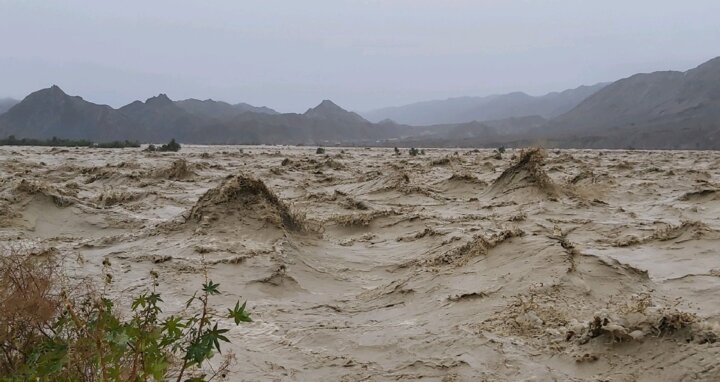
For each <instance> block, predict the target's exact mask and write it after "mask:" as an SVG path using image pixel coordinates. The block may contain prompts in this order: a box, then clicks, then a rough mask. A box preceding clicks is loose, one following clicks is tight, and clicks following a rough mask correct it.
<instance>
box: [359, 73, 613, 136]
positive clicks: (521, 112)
mask: <svg viewBox="0 0 720 382" xmlns="http://www.w3.org/2000/svg"><path fill="white" fill-rule="evenodd" d="M606 85H607V84H606V83H600V84H596V85H592V86H580V87H578V88H575V89H569V90H565V91H562V92H553V93H548V94H545V95H543V96H537V97H536V96H530V95H528V94H525V93H522V92H515V93H509V94H502V95H491V96H486V97H459V98H450V99H446V100H435V101H424V102H418V103H413V104H409V105H404V106H397V107H389V108H383V109H378V110H374V111H370V112H366V113H363V116H364V117H365V118H367V119H368V120H370V121H380V120H383V119H391V120H393V121H395V122H397V123H402V124H408V125H415V126H425V125H435V124H450V123H465V122H470V121H490V120H500V119H506V118H513V117H526V116H532V115H537V116H541V117H543V118H553V117H556V116H558V115H561V114H563V113H565V112H568V111H570V110H571V109H572V108H573V107H575V106H577V105H578V104H579V103H580V102H582V101H583V100H585V99H586V98H587V97H589V96H590V95H592V94H594V93H595V92H597V91H598V90H600V89H602V88H603V87H604V86H606Z"/></svg>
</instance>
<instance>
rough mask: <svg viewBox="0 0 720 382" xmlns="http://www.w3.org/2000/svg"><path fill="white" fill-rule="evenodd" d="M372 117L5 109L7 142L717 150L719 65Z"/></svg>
mask: <svg viewBox="0 0 720 382" xmlns="http://www.w3.org/2000/svg"><path fill="white" fill-rule="evenodd" d="M3 108H4V109H3ZM5 109H7V110H6V111H5V112H4V113H3V112H2V111H3V110H5ZM365 116H366V117H367V118H369V119H370V120H372V121H376V123H373V122H370V121H368V120H366V119H365V118H363V117H362V116H361V115H359V114H357V113H353V112H350V111H347V110H345V109H343V108H341V107H340V106H338V105H336V104H335V103H333V102H332V101H330V100H325V101H322V102H321V103H320V104H319V105H318V106H316V107H314V108H311V109H308V110H307V111H306V112H305V113H303V114H298V113H278V112H276V111H275V110H272V109H270V108H267V107H256V106H252V105H248V104H242V103H241V104H236V105H231V104H229V103H225V102H221V101H213V100H205V101H200V100H196V99H188V100H181V101H173V100H171V99H170V98H168V97H167V96H166V95H164V94H160V95H158V96H156V97H152V98H149V99H147V100H146V101H145V102H141V101H135V102H133V103H130V104H128V105H126V106H123V107H121V108H119V109H114V108H112V107H110V106H107V105H98V104H94V103H92V102H88V101H86V100H84V99H82V98H81V97H77V96H70V95H67V94H65V92H63V91H62V90H61V89H60V88H59V87H57V86H52V87H50V88H48V89H43V90H39V91H37V92H34V93H32V94H30V95H29V96H27V97H26V98H25V99H24V100H22V101H21V102H19V103H17V101H14V100H3V101H0V137H6V136H9V135H15V136H16V137H18V138H41V139H42V138H51V137H53V136H55V137H59V138H68V139H90V140H95V141H98V142H100V141H110V140H124V139H129V140H139V141H141V142H155V143H157V142H163V141H166V140H169V139H171V138H176V139H178V140H180V141H181V142H184V143H199V144H261V143H263V144H323V145H332V144H348V145H391V146H392V145H395V146H411V145H414V146H478V147H482V146H485V147H493V146H497V145H501V144H504V145H510V146H512V145H527V144H533V143H537V142H545V144H547V145H550V146H557V147H592V148H625V147H637V148H658V149H659V148H684V149H719V148H720V58H716V59H713V60H710V61H708V62H706V63H704V64H702V65H700V66H698V67H697V68H695V69H692V70H689V71H687V72H673V71H667V72H655V73H648V74H637V75H634V76H631V77H629V78H625V79H621V80H618V81H616V82H613V83H611V84H597V85H593V86H581V87H578V88H576V89H570V90H566V91H563V92H556V93H549V94H547V95H544V96H540V97H533V96H529V95H527V94H524V93H511V94H506V95H496V96H489V97H462V98H453V99H449V100H445V101H428V102H423V103H418V104H412V105H407V106H402V107H396V108H387V109H381V110H378V111H375V112H371V113H365ZM377 121H379V122H377ZM403 123H405V124H403ZM410 123H413V124H425V125H427V126H410V125H408V124H410Z"/></svg>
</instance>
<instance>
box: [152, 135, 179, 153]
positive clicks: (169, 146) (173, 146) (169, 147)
mask: <svg viewBox="0 0 720 382" xmlns="http://www.w3.org/2000/svg"><path fill="white" fill-rule="evenodd" d="M181 148H182V146H180V144H179V143H177V142H175V138H173V139H171V140H170V142H168V143H166V144H164V145H162V146H160V147H157V146H155V145H149V146H148V147H147V148H146V149H145V151H150V152H154V151H160V152H168V151H170V152H178V151H180V149H181Z"/></svg>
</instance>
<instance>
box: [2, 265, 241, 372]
mask: <svg viewBox="0 0 720 382" xmlns="http://www.w3.org/2000/svg"><path fill="white" fill-rule="evenodd" d="M43 261H49V260H43ZM0 265H2V266H3V267H2V269H3V272H1V273H0V353H1V354H2V356H0V381H28V380H37V381H113V382H115V381H152V380H154V381H165V380H175V381H178V382H179V381H192V382H199V381H209V380H211V379H213V378H216V377H218V376H223V375H224V374H225V373H226V372H227V369H228V367H229V365H230V360H231V358H230V357H228V356H226V357H224V360H223V361H222V362H221V364H220V365H219V366H218V367H216V368H215V369H213V368H212V366H211V365H210V363H209V361H210V360H211V359H213V358H214V357H215V355H216V354H217V353H221V349H222V346H221V345H222V343H223V342H230V340H229V339H228V337H227V332H228V331H229V329H227V328H223V327H222V326H221V325H220V320H221V319H223V318H226V319H231V320H232V321H233V322H234V323H235V325H239V324H240V323H241V322H250V321H251V318H250V316H249V314H248V313H247V311H246V310H245V304H244V303H243V304H242V305H241V304H240V301H238V302H237V303H236V304H235V307H234V308H232V309H228V310H227V314H225V315H223V316H221V315H218V314H215V313H213V310H212V309H211V308H210V298H211V297H212V296H218V295H220V294H221V292H220V289H219V287H220V285H219V284H216V283H214V282H213V281H212V280H208V279H207V278H206V281H205V283H204V284H203V285H202V289H201V290H200V291H198V292H196V293H195V295H193V296H192V297H191V298H190V299H189V300H188V301H187V304H186V306H185V310H184V312H183V313H180V314H178V315H170V316H163V311H162V308H161V304H162V303H163V300H162V297H161V296H160V294H159V293H157V292H156V290H155V287H156V285H157V284H158V283H157V276H158V275H157V273H155V272H152V273H151V275H152V282H153V286H152V288H150V289H149V290H148V291H146V292H143V293H141V294H139V295H137V296H135V297H134V298H133V299H132V302H131V304H130V309H129V318H124V317H123V316H122V315H121V314H120V313H119V312H118V310H123V309H117V308H116V306H115V304H114V303H113V302H112V301H111V300H110V299H109V298H107V296H106V295H105V293H104V292H103V293H93V292H87V290H88V289H85V292H81V293H80V294H74V293H71V292H69V291H67V290H66V289H64V288H60V289H59V290H58V289H56V287H58V286H59V285H61V284H62V283H61V282H59V280H58V278H57V273H55V272H54V271H53V270H54V269H56V268H52V266H48V265H47V264H39V261H38V260H37V259H31V258H29V257H28V258H18V257H14V258H13V257H12V256H11V257H3V258H2V259H1V260H0ZM104 265H105V266H106V267H107V268H109V262H108V261H107V260H106V263H104ZM108 275H109V274H108ZM111 280H112V278H111V277H108V276H106V283H110V282H111ZM78 289H79V288H78ZM55 291H57V293H56V292H55ZM75 292H77V290H75ZM23 301H27V303H25V304H22V303H21V302H23ZM12 306H15V308H12ZM187 312H194V313H192V314H190V313H187Z"/></svg>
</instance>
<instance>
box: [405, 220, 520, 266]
mask: <svg viewBox="0 0 720 382" xmlns="http://www.w3.org/2000/svg"><path fill="white" fill-rule="evenodd" d="M524 234H525V232H523V231H522V230H520V229H519V228H512V229H504V230H502V231H500V232H498V233H493V234H492V235H490V236H489V237H484V236H481V235H478V236H475V237H474V238H473V239H472V240H470V241H468V242H466V243H465V244H463V245H461V246H459V247H455V248H452V249H450V250H448V251H446V252H444V253H441V254H440V255H437V256H434V257H431V258H426V259H420V260H417V264H418V265H420V266H423V267H431V268H435V267H441V266H454V267H461V266H463V265H465V264H467V263H468V262H469V261H470V260H471V259H473V258H475V257H478V256H485V255H487V254H488V252H489V251H490V250H491V249H493V248H495V247H497V246H498V245H500V244H501V243H503V242H504V241H506V240H509V239H511V238H513V237H519V236H523V235H524Z"/></svg>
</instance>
